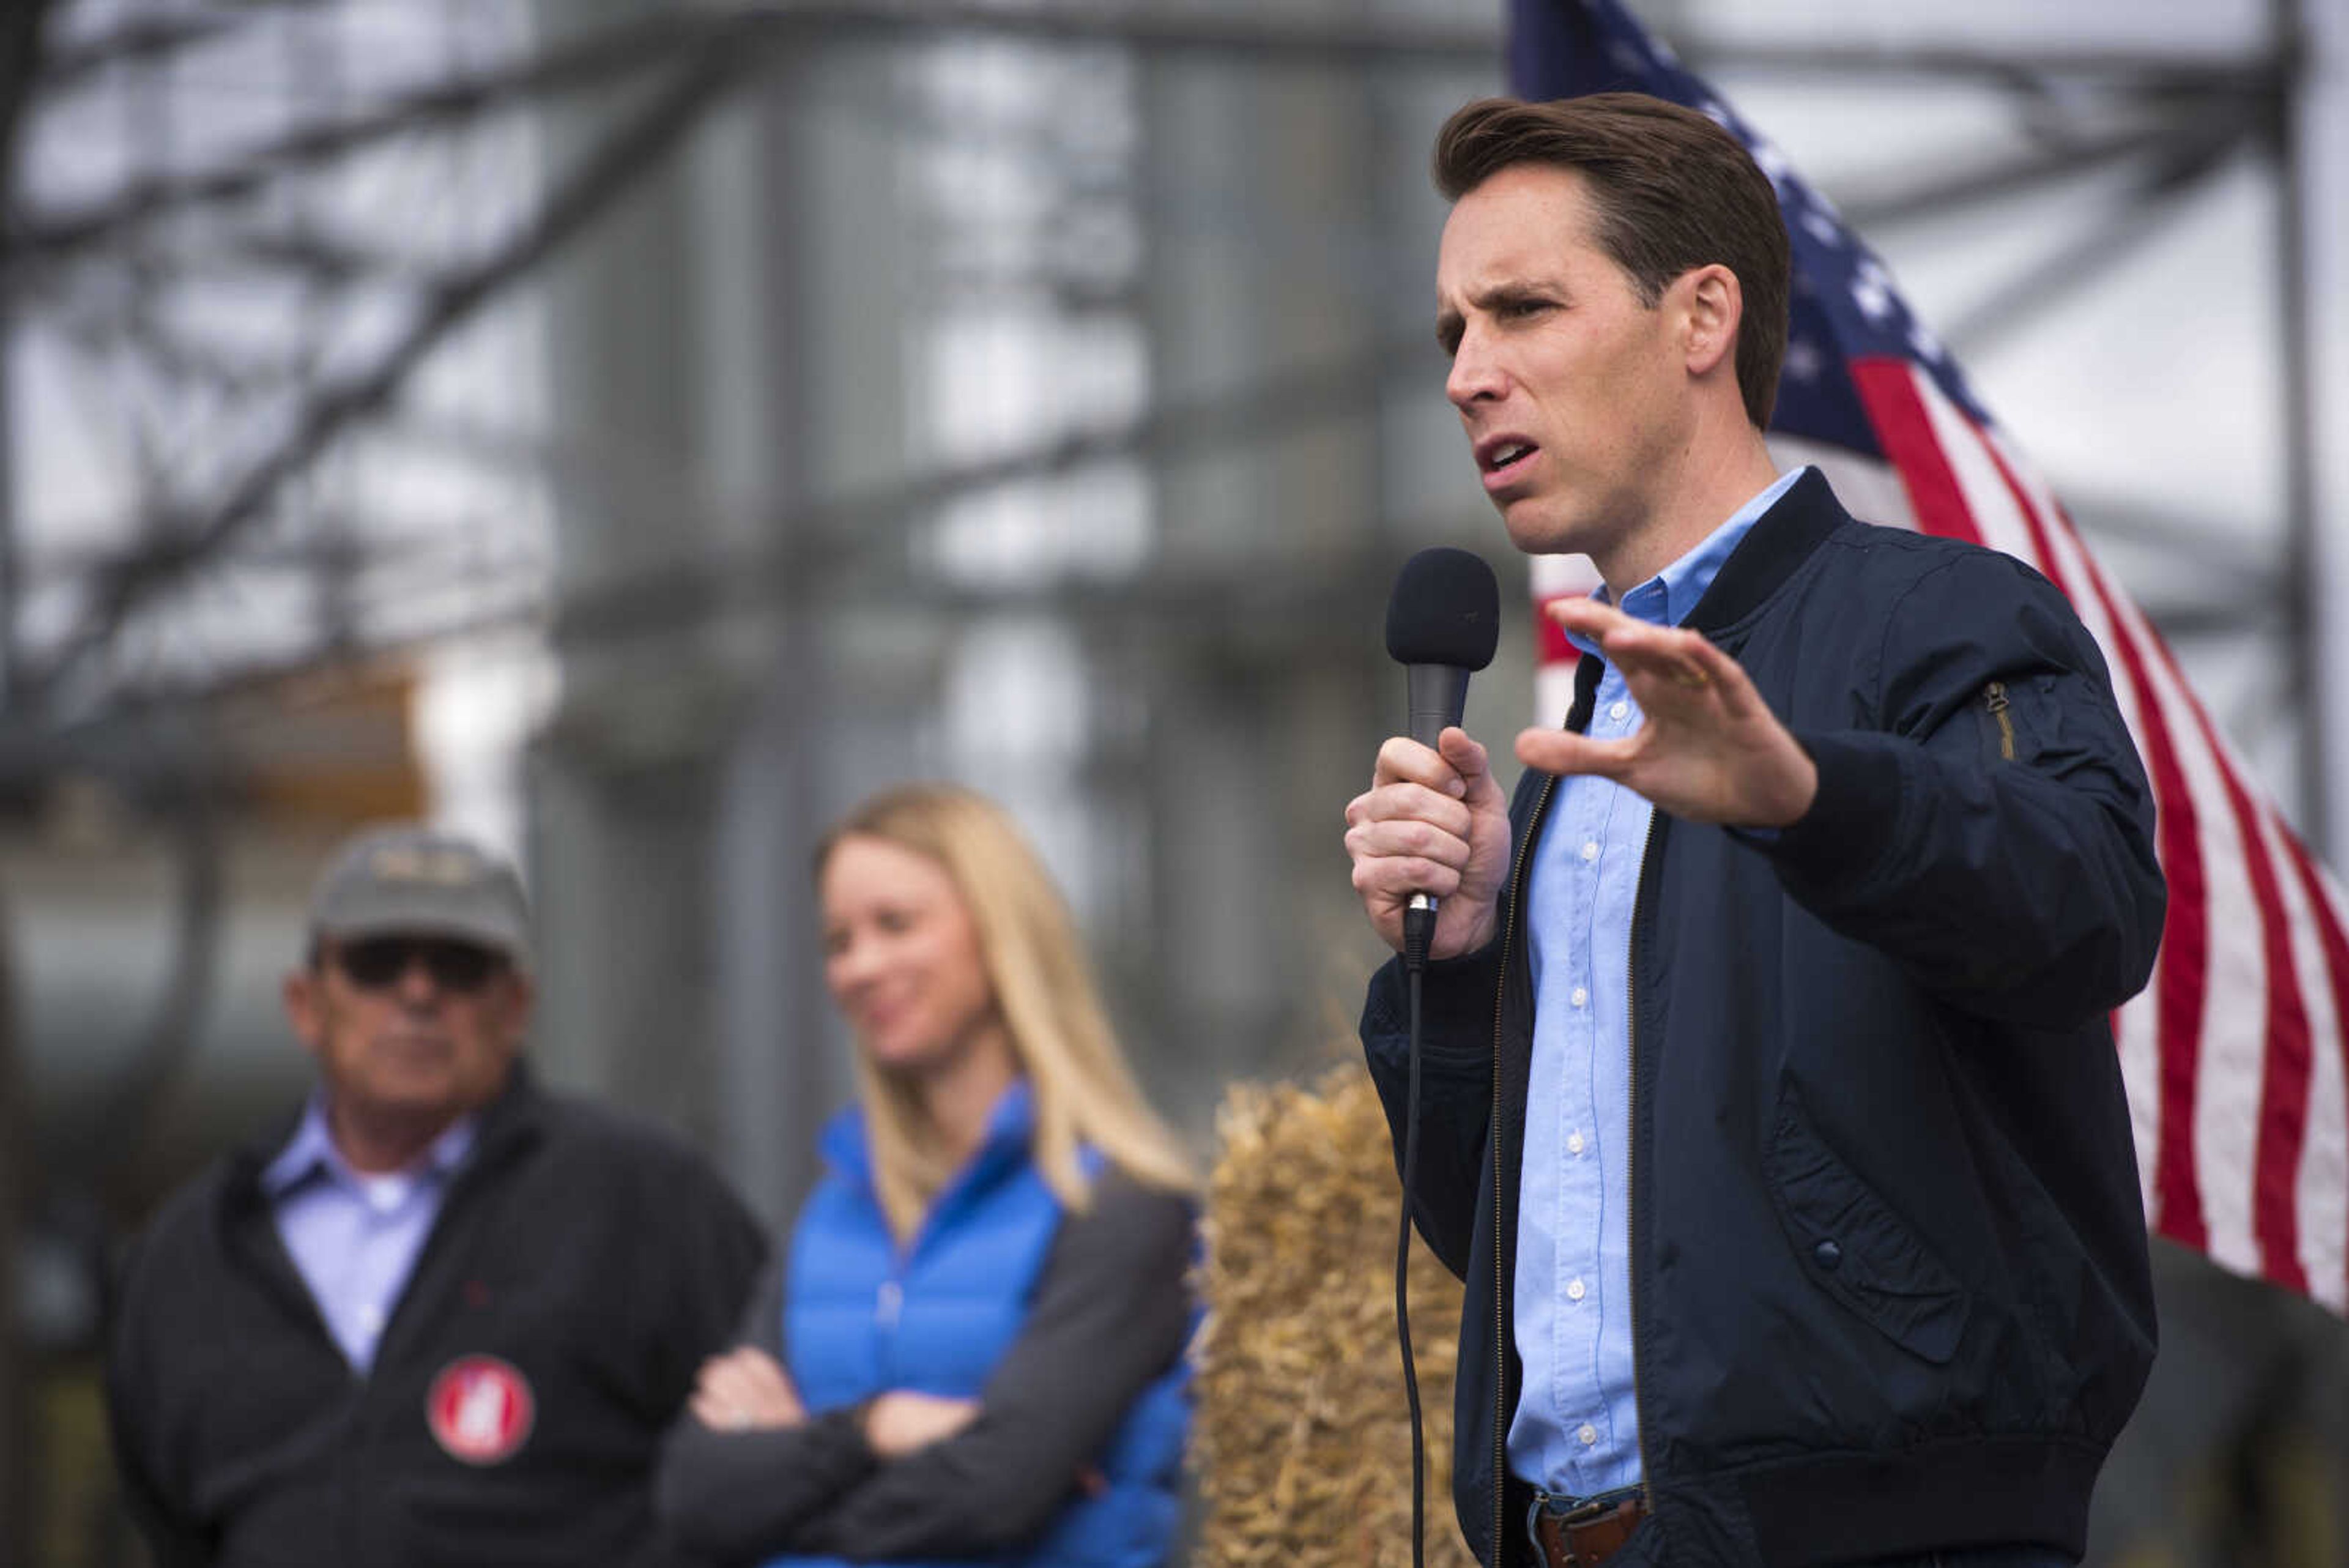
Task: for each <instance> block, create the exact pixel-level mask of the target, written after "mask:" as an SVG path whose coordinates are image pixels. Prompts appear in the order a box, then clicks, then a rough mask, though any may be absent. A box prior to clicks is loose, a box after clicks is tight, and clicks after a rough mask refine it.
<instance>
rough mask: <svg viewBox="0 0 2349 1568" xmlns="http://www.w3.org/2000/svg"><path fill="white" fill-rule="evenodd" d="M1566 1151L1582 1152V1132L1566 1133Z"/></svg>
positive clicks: (1570, 1152)
mask: <svg viewBox="0 0 2349 1568" xmlns="http://www.w3.org/2000/svg"><path fill="white" fill-rule="evenodd" d="M1566 1152H1567V1153H1568V1154H1580V1153H1581V1152H1582V1135H1581V1134H1580V1133H1568V1134H1567V1135H1566Z"/></svg>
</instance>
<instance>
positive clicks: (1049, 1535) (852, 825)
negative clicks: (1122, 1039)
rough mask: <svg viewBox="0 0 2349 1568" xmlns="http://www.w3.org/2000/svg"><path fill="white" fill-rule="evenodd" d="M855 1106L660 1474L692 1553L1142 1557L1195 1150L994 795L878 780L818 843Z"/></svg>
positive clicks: (1126, 1567)
mask: <svg viewBox="0 0 2349 1568" xmlns="http://www.w3.org/2000/svg"><path fill="white" fill-rule="evenodd" d="M816 880H817V886H818V892H819V895H820V897H821V898H822V901H823V928H824V950H825V960H824V978H825V981H826V983H827V985H828V986H829V987H830V990H831V992H832V995H833V1001H834V1002H836V1003H837V1005H838V1006H839V1008H840V1010H841V1012H842V1013H843V1015H844V1016H845V1017H846V1019H847V1021H848V1023H849V1025H850V1028H851V1030H852V1031H853V1033H854V1036H855V1040H856V1067H857V1081H858V1091H859V1092H858V1101H857V1104H856V1105H855V1106H852V1107H851V1108H849V1109H848V1110H846V1111H844V1112H843V1113H842V1114H841V1115H840V1116H837V1117H835V1118H834V1119H833V1122H832V1124H831V1125H830V1126H829V1127H827V1128H826V1129H825V1132H824V1136H823V1152H824V1157H825V1161H826V1166H827V1169H826V1173H825V1175H824V1177H823V1180H822V1181H821V1183H820V1184H819V1185H818V1187H817V1189H816V1190H815V1191H814V1193H813V1194H812V1196H811V1197H810V1198H809V1199H808V1202H807V1205H806V1207H805V1208H804V1209H802V1211H801V1213H800V1216H799V1219H798V1220H797V1222H796V1223H795V1225H794V1227H793V1229H792V1236H791V1238H790V1241H789V1242H788V1244H787V1245H786V1246H785V1247H784V1248H783V1249H782V1250H781V1255H780V1256H779V1257H778V1259H777V1261H776V1262H775V1263H774V1265H773V1266H772V1267H771V1270H770V1272H769V1275H768V1278H767V1280H766V1282H765V1283H764V1285H763V1287H762V1288H761V1291H760V1293H759V1294H758V1297H757V1299H756V1300H755V1301H754V1302H753V1303H752V1307H751V1311H750V1322H749V1324H748V1325H747V1327H746V1330H745V1332H744V1334H743V1336H742V1338H743V1343H742V1344H740V1345H738V1346H737V1347H736V1348H735V1349H733V1350H732V1351H730V1352H728V1353H727V1354H725V1355H719V1356H716V1357H713V1358H712V1359H711V1360H710V1361H709V1363H707V1364H706V1365H705V1366H703V1367H702V1369H701V1374H700V1377H699V1379H698V1384H697V1386H696V1389H695V1392H694V1396H693V1400H692V1406H691V1412H690V1414H689V1416H688V1417H687V1418H686V1419H684V1420H683V1421H681V1422H680V1423H679V1425H678V1428H677V1429H676V1430H675V1431H674V1432H673V1433H672V1435H671V1438H670V1440H669V1443H668V1447H667V1454H666V1457H665V1461H664V1465H663V1472H662V1478H661V1487H660V1498H661V1505H662V1510H663V1513H664V1516H665V1518H666V1519H667V1521H668V1523H669V1527H670V1529H671V1532H672V1533H673V1535H674V1536H675V1538H676V1540H677V1542H678V1544H679V1545H681V1546H683V1547H684V1548H686V1549H687V1550H688V1551H690V1552H696V1553H698V1554H700V1555H701V1556H703V1557H705V1558H708V1559H710V1560H712V1561H716V1562H719V1563H761V1562H792V1561H796V1560H802V1559H808V1558H834V1559H837V1558H846V1559H850V1560H854V1561H908V1560H921V1561H934V1562H957V1561H972V1562H975V1561H978V1560H980V1559H986V1560H987V1561H988V1562H989V1563H1029V1564H1036V1565H1044V1564H1068V1565H1071V1568H1079V1565H1093V1564H1100V1565H1104V1568H1110V1565H1114V1568H1151V1565H1154V1564H1156V1563H1162V1562H1164V1560H1165V1559H1166V1557H1167V1556H1168V1554H1169V1552H1170V1551H1171V1549H1172V1545H1173V1541H1174V1530H1175V1525H1176V1521H1177V1515H1178V1513H1179V1511H1180V1503H1179V1489H1180V1480H1181V1468H1182V1450H1183V1439H1184V1434H1185V1426H1186V1424H1187V1420H1188V1405H1187V1397H1186V1394H1185V1380H1184V1376H1183V1370H1182V1362H1181V1357H1182V1347H1183V1343H1184V1340H1185V1336H1186V1334H1187V1333H1188V1329H1189V1325H1190V1322H1191V1318H1192V1305H1191V1303H1190V1301H1189V1298H1188V1296H1187V1294H1186V1292H1185V1271H1186V1270H1187V1268H1188V1266H1189V1262H1190V1258H1191V1241H1192V1229H1193V1226H1192V1220H1193V1213H1192V1204H1191V1199H1190V1196H1189V1193H1190V1189H1191V1181H1192V1178H1191V1173H1190V1168H1189V1165H1188V1162H1187V1160H1186V1159H1185V1156H1184V1153H1183V1151H1182V1148H1181V1147H1180V1146H1179V1145H1178V1144H1177V1143H1176V1141H1175V1139H1174V1137H1173V1135H1172V1134H1170V1133H1169V1132H1168V1131H1167V1129H1166V1128H1165V1127H1164V1125H1163V1124H1161V1123H1160V1121H1159V1120H1158V1118H1157V1117H1156V1116H1154V1115H1153V1114H1152V1113H1151V1111H1150V1109H1149V1107H1148V1106H1147V1105H1145V1104H1144V1103H1143V1098H1142V1096H1141V1094H1140V1092H1139V1091H1138V1090H1137V1089H1136V1088H1135V1086H1134V1084H1133V1078H1132V1075H1130V1074H1129V1073H1128V1071H1127V1069H1126V1066H1125V1063H1124V1061H1123V1056H1122V1055H1121V1054H1120V1052H1119V1050H1118V1046H1117V1042H1116V1039H1115V1037H1114V1036H1113V1035H1112V1033H1111V1032H1110V1027H1109V1023H1108V1020H1107V1018H1106V1016H1105V1015H1104V1013H1103V1012H1102V1006H1101V1003H1100V1001H1099V999H1098V997H1097V996H1096V995H1095V992H1094V989H1093V984H1092V979H1091V976H1090V974H1089V972H1088V969H1087V965H1086V962H1085V959H1084V955H1083V952H1082V950H1081V947H1080V945H1079V943H1078V940H1077V937H1076V933H1075V929H1074V927H1073V925H1072V923H1071V919H1070V917H1069V913H1068V910H1067V908H1066V906H1065V905H1064V904H1063V903H1062V901H1061V898H1060V896H1059V894H1058V892H1057V891H1056V890H1055V889H1054V888H1053V887H1052V884H1051V881H1050V878H1049V877H1047V876H1046V874H1045V872H1044V869H1043V867H1042V866H1041V865H1040V862H1039V861H1038V860H1037V858H1036V857H1035V854H1034V853H1033V851H1031V850H1030V848H1029V846H1027V844H1026V843H1025V842H1024V841H1023V840H1022V839H1021V837H1020V836H1019V832H1018V831H1017V830H1016V829H1015V828H1014V827H1013V826H1012V825H1011V823H1010V821H1009V818H1008V817H1007V816H1006V815H1004V813H1003V812H1002V811H1001V810H1000V809H999V808H998V807H996V806H995V805H991V804H989V803H988V802H987V801H985V800H983V799H981V798H980V797H978V796H977V795H974V794H970V793H968V792H967V791H964V790H959V789H953V788H947V787H942V786H916V787H909V788H904V789H896V790H891V791H888V792H886V793H885V794H880V795H877V796H874V798H873V799H871V800H869V801H867V802H865V803H864V805H861V806H859V807H858V808H857V809H856V810H855V811H854V812H853V813H851V814H850V815H849V816H848V817H847V819H846V820H845V821H843V822H842V823H841V824H840V826H837V827H835V828H834V829H833V831H832V832H831V833H830V834H829V835H827V836H826V837H825V839H824V841H823V846H822V848H821V849H820V851H819V852H818V856H817V865H816Z"/></svg>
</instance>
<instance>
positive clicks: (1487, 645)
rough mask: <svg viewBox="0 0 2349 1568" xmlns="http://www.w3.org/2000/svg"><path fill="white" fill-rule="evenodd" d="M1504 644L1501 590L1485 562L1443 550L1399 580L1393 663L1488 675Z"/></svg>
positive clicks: (1393, 603) (1424, 555)
mask: <svg viewBox="0 0 2349 1568" xmlns="http://www.w3.org/2000/svg"><path fill="white" fill-rule="evenodd" d="M1500 643H1501V586H1500V584H1499V583H1497V582H1496V581H1495V580H1494V577H1493V568H1492V567H1490V566H1486V565H1485V560H1484V557H1483V556H1474V555H1471V554H1469V553H1468V552H1467V551H1465V550H1454V549H1453V548H1451V547H1450V546H1448V545H1437V546H1435V547H1434V548H1433V549H1430V550H1422V551H1421V552H1420V553H1419V554H1418V555H1416V556H1413V557H1412V558H1411V559H1410V560H1408V561H1405V562H1404V563H1403V564H1402V571H1401V572H1398V573H1397V574H1396V575H1395V586H1394V594H1393V596H1392V597H1390V598H1389V599H1388V600H1387V657H1388V658H1390V659H1393V660H1394V661H1395V662H1396V663H1398V664H1448V665H1450V666H1452V667H1453V668H1454V669H1457V670H1482V669H1484V668H1485V666H1486V665H1488V664H1490V663H1492V662H1493V650H1494V649H1495V648H1498V647H1499V646H1500Z"/></svg>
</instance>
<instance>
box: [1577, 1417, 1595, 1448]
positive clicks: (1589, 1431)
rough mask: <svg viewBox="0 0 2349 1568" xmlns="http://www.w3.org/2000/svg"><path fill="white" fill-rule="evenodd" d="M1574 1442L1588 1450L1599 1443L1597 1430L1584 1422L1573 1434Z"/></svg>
mask: <svg viewBox="0 0 2349 1568" xmlns="http://www.w3.org/2000/svg"><path fill="white" fill-rule="evenodd" d="M1574 1438H1575V1441H1577V1442H1578V1443H1580V1444H1581V1445H1582V1446H1583V1447H1584V1448H1586V1449H1588V1448H1590V1447H1591V1446H1593V1445H1594V1444H1596V1443H1597V1442H1598V1441H1599V1428H1596V1427H1594V1426H1592V1425H1591V1424H1590V1423H1589V1422H1588V1421H1585V1422H1584V1423H1582V1425H1581V1427H1580V1428H1578V1430H1577V1431H1576V1432H1575V1434H1574Z"/></svg>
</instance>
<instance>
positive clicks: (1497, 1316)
mask: <svg viewBox="0 0 2349 1568" xmlns="http://www.w3.org/2000/svg"><path fill="white" fill-rule="evenodd" d="M1555 789H1557V775H1556V774H1552V775H1551V776H1550V777H1549V779H1548V780H1547V781H1546V782H1545V783H1544V784H1542V788H1541V794H1540V795H1539V796H1538V797H1537V798H1536V800H1535V801H1534V809H1533V814H1532V815H1530V816H1528V817H1526V836H1525V839H1524V841H1523V842H1522V843H1520V844H1519V845H1518V846H1517V863H1516V867H1515V868H1514V869H1512V870H1511V871H1510V873H1509V916H1508V919H1506V921H1505V922H1503V924H1502V927H1501V964H1500V971H1499V976H1498V984H1497V986H1496V987H1495V990H1494V992H1493V1136H1492V1138H1491V1140H1490V1141H1491V1143H1492V1145H1493V1568H1501V1564H1502V1563H1505V1562H1506V1561H1507V1560H1508V1558H1507V1552H1508V1547H1507V1544H1506V1542H1507V1539H1508V1536H1507V1530H1508V1520H1507V1515H1508V1508H1507V1506H1506V1501H1504V1500H1505V1499H1506V1495H1507V1488H1506V1486H1505V1485H1504V1484H1503V1483H1504V1478H1505V1477H1506V1476H1507V1475H1508V1473H1509V1421H1508V1413H1507V1412H1506V1411H1505V1410H1504V1409H1502V1403H1503V1399H1502V1396H1503V1395H1504V1394H1505V1393H1506V1391H1507V1389H1508V1386H1509V1323H1508V1306H1507V1303H1508V1300H1509V1282H1508V1281H1507V1280H1506V1279H1504V1278H1503V1277H1502V1273H1501V1252H1502V1243H1503V1242H1504V1241H1506V1237H1505V1236H1504V1235H1503V1234H1502V1231H1501V1021H1502V1017H1503V1014H1504V1013H1505V1012H1506V1010H1507V998H1508V994H1509V943H1510V942H1511V941H1513V940H1516V933H1517V907H1518V906H1519V905H1520V904H1522V903H1523V902H1524V901H1525V897H1526V861H1527V859H1528V858H1529V857H1531V856H1532V854H1533V846H1534V838H1535V836H1536V832H1535V830H1536V829H1537V828H1538V827H1539V826H1540V825H1541V819H1542V813H1543V812H1545V811H1547V809H1548V808H1549V797H1550V792H1551V791H1553V790H1555ZM1635 1332H1636V1331H1635Z"/></svg>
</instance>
